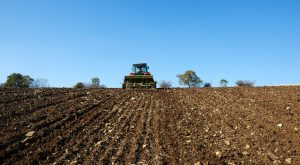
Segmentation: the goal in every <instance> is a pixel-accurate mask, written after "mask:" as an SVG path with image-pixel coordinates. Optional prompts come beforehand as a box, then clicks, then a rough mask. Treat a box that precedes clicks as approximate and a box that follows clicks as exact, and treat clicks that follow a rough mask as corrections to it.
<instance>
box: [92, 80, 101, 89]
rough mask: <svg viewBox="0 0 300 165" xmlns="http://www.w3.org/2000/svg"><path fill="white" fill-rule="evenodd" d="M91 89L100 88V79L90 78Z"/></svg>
mask: <svg viewBox="0 0 300 165" xmlns="http://www.w3.org/2000/svg"><path fill="white" fill-rule="evenodd" d="M91 87H92V88H99V87H100V79H99V78H98V77H94V78H92V84H91Z"/></svg>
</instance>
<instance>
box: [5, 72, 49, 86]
mask: <svg viewBox="0 0 300 165" xmlns="http://www.w3.org/2000/svg"><path fill="white" fill-rule="evenodd" d="M0 86H1V87H5V88H47V87H49V84H48V80H47V79H44V78H36V79H33V78H31V77H30V76H29V75H22V74H21V73H12V74H11V75H9V76H7V80H6V82H5V83H1V84H0Z"/></svg>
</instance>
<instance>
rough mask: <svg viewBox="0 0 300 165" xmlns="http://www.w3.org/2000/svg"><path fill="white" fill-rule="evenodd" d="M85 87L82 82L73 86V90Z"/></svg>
mask: <svg viewBox="0 0 300 165" xmlns="http://www.w3.org/2000/svg"><path fill="white" fill-rule="evenodd" d="M84 87H85V86H84V84H83V83H82V82H78V83H77V84H75V85H74V86H73V88H84Z"/></svg>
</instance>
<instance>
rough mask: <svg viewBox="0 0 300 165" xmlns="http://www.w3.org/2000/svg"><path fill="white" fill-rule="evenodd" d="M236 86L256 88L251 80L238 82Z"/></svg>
mask: <svg viewBox="0 0 300 165" xmlns="http://www.w3.org/2000/svg"><path fill="white" fill-rule="evenodd" d="M235 84H236V85H237V86H239V87H252V86H254V81H251V80H238V81H236V82H235Z"/></svg>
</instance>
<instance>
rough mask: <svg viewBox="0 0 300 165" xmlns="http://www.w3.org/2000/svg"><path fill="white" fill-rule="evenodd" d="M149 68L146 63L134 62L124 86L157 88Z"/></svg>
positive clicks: (124, 87)
mask: <svg viewBox="0 0 300 165" xmlns="http://www.w3.org/2000/svg"><path fill="white" fill-rule="evenodd" d="M148 70H149V66H147V64H146V63H141V64H133V65H132V72H131V73H130V75H129V76H125V79H124V83H123V85H122V88H123V89H126V88H156V82H155V81H154V79H153V76H152V75H151V74H150V72H149V71H148Z"/></svg>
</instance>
